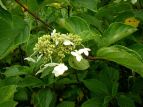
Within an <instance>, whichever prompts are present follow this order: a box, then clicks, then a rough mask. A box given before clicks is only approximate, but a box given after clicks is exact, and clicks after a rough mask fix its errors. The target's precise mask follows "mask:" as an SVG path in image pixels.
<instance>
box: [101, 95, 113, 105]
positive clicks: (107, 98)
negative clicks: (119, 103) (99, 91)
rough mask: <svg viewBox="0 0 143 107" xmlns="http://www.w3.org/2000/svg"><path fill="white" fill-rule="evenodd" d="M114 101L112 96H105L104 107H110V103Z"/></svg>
mask: <svg viewBox="0 0 143 107" xmlns="http://www.w3.org/2000/svg"><path fill="white" fill-rule="evenodd" d="M111 100H112V97H111V96H105V97H104V102H103V105H104V106H107V107H108V104H109V102H110V101H111Z"/></svg>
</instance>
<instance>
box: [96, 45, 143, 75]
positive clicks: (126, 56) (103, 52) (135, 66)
mask: <svg viewBox="0 0 143 107" xmlns="http://www.w3.org/2000/svg"><path fill="white" fill-rule="evenodd" d="M96 55H97V57H99V58H101V59H106V60H109V61H114V62H116V63H118V64H121V65H123V66H125V67H127V68H129V69H131V70H133V71H135V72H137V73H138V74H140V75H141V76H143V62H142V58H141V57H140V55H138V54H137V53H136V52H135V51H133V50H131V49H128V48H125V47H123V46H111V47H103V48H101V49H99V50H98V51H97V54H96Z"/></svg>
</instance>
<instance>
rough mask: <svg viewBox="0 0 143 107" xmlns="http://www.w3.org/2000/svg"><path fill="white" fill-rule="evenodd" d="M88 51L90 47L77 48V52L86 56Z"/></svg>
mask: <svg viewBox="0 0 143 107" xmlns="http://www.w3.org/2000/svg"><path fill="white" fill-rule="evenodd" d="M89 51H91V49H89V48H83V49H80V50H79V53H80V54H82V53H84V54H85V55H86V56H88V55H89Z"/></svg>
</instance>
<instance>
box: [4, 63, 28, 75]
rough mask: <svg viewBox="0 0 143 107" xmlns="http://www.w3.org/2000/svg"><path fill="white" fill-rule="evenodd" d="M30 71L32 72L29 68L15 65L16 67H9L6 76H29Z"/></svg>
mask: <svg viewBox="0 0 143 107" xmlns="http://www.w3.org/2000/svg"><path fill="white" fill-rule="evenodd" d="M29 70H30V68H29V67H26V66H19V65H14V66H11V67H7V68H6V71H5V72H4V74H5V76H7V77H10V76H18V75H24V74H28V73H29Z"/></svg>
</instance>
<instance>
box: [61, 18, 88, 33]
mask: <svg viewBox="0 0 143 107" xmlns="http://www.w3.org/2000/svg"><path fill="white" fill-rule="evenodd" d="M58 23H59V24H60V25H61V26H62V27H64V28H65V29H66V30H67V31H69V32H71V33H75V34H79V33H81V32H83V31H88V30H89V25H88V24H87V22H86V21H85V20H84V19H82V18H80V17H77V16H74V17H70V18H68V19H59V21H58Z"/></svg>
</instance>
